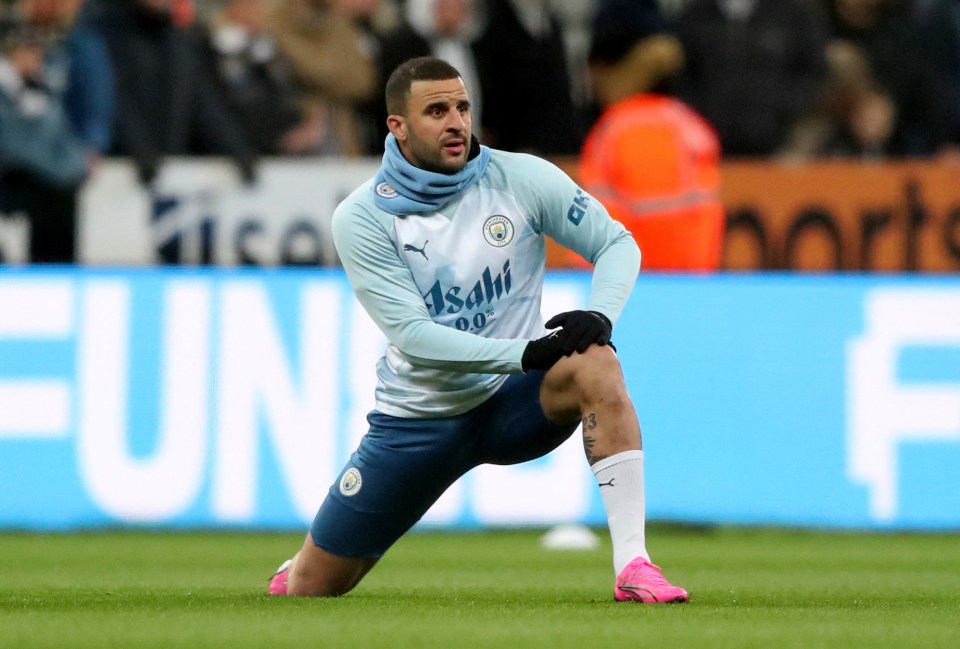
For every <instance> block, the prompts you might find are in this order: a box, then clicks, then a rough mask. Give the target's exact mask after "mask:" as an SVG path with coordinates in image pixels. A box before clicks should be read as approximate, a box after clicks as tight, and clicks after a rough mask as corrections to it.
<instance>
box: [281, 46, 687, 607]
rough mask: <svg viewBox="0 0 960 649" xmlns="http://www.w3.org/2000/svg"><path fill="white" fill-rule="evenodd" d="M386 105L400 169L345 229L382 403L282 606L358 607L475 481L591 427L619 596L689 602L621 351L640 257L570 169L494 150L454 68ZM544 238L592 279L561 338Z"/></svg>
mask: <svg viewBox="0 0 960 649" xmlns="http://www.w3.org/2000/svg"><path fill="white" fill-rule="evenodd" d="M386 101H387V110H388V113H389V117H388V119H387V123H388V126H389V128H390V134H389V135H388V136H387V139H386V152H385V153H384V156H383V164H382V166H381V167H380V170H379V172H378V174H377V176H376V177H375V178H373V179H371V180H370V181H367V182H366V183H364V184H363V185H361V186H360V187H359V188H358V189H357V190H355V191H354V192H353V193H352V194H351V195H350V196H348V197H347V198H346V199H345V200H344V201H343V202H342V203H341V204H340V205H339V207H338V208H337V209H336V211H335V212H334V215H333V237H334V243H335V244H336V247H337V251H338V253H339V255H340V258H341V260H342V262H343V267H344V269H345V270H346V273H347V277H348V278H349V280H350V283H351V285H352V287H353V290H354V292H355V293H356V295H357V298H358V299H359V301H360V303H361V304H362V305H363V307H364V308H365V309H366V311H367V312H368V313H369V314H370V316H371V318H372V319H373V321H374V322H376V324H377V326H378V327H380V329H381V330H382V331H383V333H384V334H385V335H386V337H387V340H388V343H389V344H388V346H387V350H386V353H385V354H384V356H383V357H382V358H381V359H380V361H379V363H378V365H377V376H378V379H379V381H378V385H377V389H376V407H375V410H374V411H373V412H371V413H370V414H369V415H368V417H367V420H368V422H369V424H370V428H369V431H368V432H367V434H366V435H365V436H364V437H363V439H362V440H361V442H360V444H359V447H358V449H357V451H356V452H355V453H354V454H353V455H352V456H351V457H350V460H349V461H348V462H347V464H346V466H345V467H344V468H343V471H342V472H341V474H340V476H339V478H338V479H337V480H336V482H335V483H334V484H333V485H332V486H331V488H330V491H329V493H328V495H327V497H326V499H325V500H324V502H323V504H322V505H321V507H320V510H319V511H318V512H317V515H316V518H315V519H314V521H313V524H312V526H311V528H310V531H309V533H308V534H307V537H306V539H305V540H304V543H303V547H302V548H301V549H300V551H299V552H298V553H297V554H296V555H295V556H294V557H293V558H292V559H290V560H288V561H286V562H284V564H283V565H281V566H280V568H279V569H278V571H277V574H276V575H275V576H274V577H273V578H272V580H271V582H270V587H269V592H270V593H273V594H277V595H310V596H336V595H343V594H344V593H347V592H348V591H350V590H351V589H352V588H353V587H355V586H356V585H357V583H359V581H360V580H361V579H362V578H363V576H364V575H365V574H366V573H367V572H368V571H369V570H370V569H371V568H373V566H374V565H375V564H376V563H377V561H378V560H379V559H380V557H382V556H383V554H384V553H385V552H386V551H387V549H388V548H389V547H390V546H391V545H393V543H394V542H395V541H396V540H397V539H398V538H400V536H402V535H403V534H404V533H405V532H406V531H407V530H408V529H410V527H412V526H413V525H414V523H416V522H417V521H418V520H419V519H420V518H421V517H422V516H423V514H424V513H426V511H427V510H428V509H429V508H430V506H431V505H432V504H433V503H434V502H436V500H437V499H438V498H439V497H440V496H441V494H443V492H444V491H445V490H446V489H447V488H448V487H449V486H450V485H452V484H453V483H454V482H455V481H456V480H457V479H458V478H460V477H461V476H462V475H464V474H465V473H466V472H467V471H469V470H470V469H472V468H474V467H476V466H478V465H480V464H484V463H493V464H515V463H519V462H525V461H528V460H532V459H534V458H538V457H541V456H543V455H545V454H547V453H549V452H550V451H552V450H553V449H555V448H556V447H557V446H559V445H560V444H561V443H562V442H563V441H564V440H566V439H567V438H569V436H570V435H571V434H572V433H573V431H574V430H576V428H577V427H578V425H582V427H583V446H584V449H585V451H586V456H587V461H588V462H589V463H590V465H591V467H592V470H593V473H594V474H595V475H596V477H597V482H598V484H599V485H600V489H601V492H602V497H603V502H604V506H605V509H606V511H607V517H608V523H609V528H610V535H611V538H612V541H613V555H614V556H613V562H614V571H615V575H616V581H615V585H614V596H615V598H616V599H617V600H621V601H627V600H631V601H637V602H648V603H654V602H685V601H687V600H688V595H687V592H686V591H685V590H684V589H682V588H679V587H677V586H673V585H671V584H670V583H669V582H667V580H666V579H665V578H664V577H663V574H662V573H661V570H660V568H659V567H657V566H656V565H655V564H654V563H652V562H651V560H650V556H649V554H648V553H647V548H646V543H645V529H644V528H645V520H644V517H645V512H644V487H643V452H642V450H641V442H640V426H639V423H638V421H637V415H636V412H635V410H634V408H633V405H632V403H631V401H630V397H629V395H628V394H627V389H626V386H625V384H624V379H623V374H622V372H621V370H620V364H619V362H618V360H617V356H616V353H615V350H614V348H613V346H612V345H611V344H610V335H611V330H612V327H613V324H614V323H615V322H616V320H617V316H618V315H619V314H620V311H621V309H622V308H623V305H624V303H625V302H626V300H627V297H628V296H629V294H630V291H631V289H632V288H633V285H634V282H635V281H636V276H637V272H638V270H639V267H640V251H639V249H638V248H637V245H636V243H635V242H634V240H633V239H632V238H631V236H630V235H629V234H628V233H627V232H626V230H625V229H624V228H623V226H622V225H620V224H619V223H617V222H616V221H614V220H613V219H611V218H610V217H609V215H608V214H607V212H606V211H605V210H604V208H603V207H602V206H601V205H600V203H599V202H598V201H596V200H593V199H592V198H591V197H590V196H589V195H588V194H586V193H585V192H583V191H582V190H581V189H579V188H578V187H577V186H576V184H575V183H573V182H572V181H571V180H570V179H569V178H568V177H567V176H566V174H564V173H563V172H562V171H561V170H560V169H558V168H557V167H555V166H554V165H552V164H550V163H549V162H546V161H544V160H542V159H540V158H536V157H534V156H530V155H525V154H519V153H508V152H505V151H496V150H492V149H489V148H488V147H485V146H481V145H480V143H479V142H478V141H477V140H476V139H475V138H474V137H473V133H472V130H471V121H470V98H469V96H468V94H467V91H466V89H465V87H464V85H463V82H462V81H461V79H460V75H459V73H458V72H457V70H456V69H455V68H453V67H452V66H451V65H450V64H448V63H447V62H445V61H443V60H440V59H437V58H433V57H422V58H417V59H411V60H409V61H407V62H405V63H403V64H402V65H400V66H399V67H398V68H397V69H396V70H395V71H394V72H393V73H392V75H391V76H390V78H389V80H388V81H387V85H386ZM518 101H522V98H518ZM557 127H558V128H562V127H563V125H557ZM546 236H550V237H552V238H554V239H555V240H556V241H558V242H559V243H560V244H562V245H564V246H567V247H569V248H572V249H573V250H575V251H577V252H578V253H579V254H580V255H582V256H583V257H584V258H585V259H587V260H589V261H590V262H591V263H593V264H594V265H595V268H594V272H593V284H592V290H591V295H590V298H589V304H588V309H587V310H583V311H569V312H566V313H560V314H558V315H555V316H553V317H552V318H551V319H550V320H549V321H547V323H546V325H544V323H543V319H542V316H541V315H540V300H541V294H542V289H543V277H544V268H545V246H544V237H546ZM545 327H546V328H545ZM548 329H552V330H553V331H552V332H551V333H547V330H548Z"/></svg>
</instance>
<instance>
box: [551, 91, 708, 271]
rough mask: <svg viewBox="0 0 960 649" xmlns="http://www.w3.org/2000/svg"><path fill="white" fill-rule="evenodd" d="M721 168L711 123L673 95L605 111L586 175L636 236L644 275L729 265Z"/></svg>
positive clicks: (585, 181) (582, 172)
mask: <svg viewBox="0 0 960 649" xmlns="http://www.w3.org/2000/svg"><path fill="white" fill-rule="evenodd" d="M719 163H720V143H719V139H718V138H717V135H716V132H715V131H714V130H713V128H712V127H711V126H710V125H709V124H708V123H707V121H706V120H705V119H704V118H702V117H701V116H700V115H698V114H697V113H696V112H694V111H693V110H692V109H690V108H689V107H687V106H686V105H685V104H684V103H682V102H680V101H678V100H676V99H673V98H671V97H666V96H663V95H655V94H640V95H633V96H631V97H628V98H627V99H624V100H622V101H620V102H617V103H615V104H612V105H611V106H609V107H608V108H607V109H606V110H605V111H604V112H603V114H602V115H601V116H600V119H598V120H597V122H596V124H594V126H593V128H592V129H591V131H590V133H589V134H588V136H587V139H586V142H585V143H584V147H583V151H582V153H581V156H580V166H579V171H578V174H579V180H580V184H581V185H582V186H583V187H584V189H586V190H587V191H588V192H590V193H591V194H593V196H595V197H596V198H597V199H598V200H600V201H601V202H602V203H603V204H604V206H605V207H606V208H607V210H608V211H609V212H610V215H611V216H612V217H613V218H615V219H617V220H618V221H620V222H621V223H623V224H624V225H625V226H626V228H627V229H628V230H629V231H630V232H631V233H632V234H633V236H634V238H635V239H636V241H637V244H638V245H639V246H640V250H641V251H642V255H643V259H642V267H643V268H644V269H647V270H651V269H653V270H696V271H711V270H716V269H718V268H719V267H720V264H721V257H722V252H723V250H722V249H723V232H724V226H725V218H724V212H723V205H722V204H721V202H720V169H719ZM570 255H571V257H570V261H571V263H573V264H576V265H583V264H585V262H584V261H583V260H582V259H581V258H580V257H579V256H578V255H576V254H575V253H570Z"/></svg>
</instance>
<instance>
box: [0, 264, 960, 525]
mask: <svg viewBox="0 0 960 649" xmlns="http://www.w3.org/2000/svg"><path fill="white" fill-rule="evenodd" d="M588 291H589V277H588V276H587V275H585V274H580V273H575V272H571V273H555V274H551V275H549V276H548V279H547V290H546V293H545V298H544V306H543V311H544V313H545V314H547V315H548V316H549V315H550V314H552V313H554V312H557V311H560V310H566V309H568V308H575V307H577V306H580V305H583V304H584V303H585V302H586V296H587V294H588ZM614 342H615V343H616V344H617V348H618V353H619V356H620V359H621V362H622V364H623V367H624V374H625V377H626V381H627V386H628V388H629V390H630V393H631V395H632V397H633V399H634V402H635V405H636V408H637V411H638V414H639V417H640V422H641V426H642V429H643V438H644V452H645V453H644V454H645V464H646V486H647V513H648V517H649V518H651V519H662V520H676V521H689V522H703V523H729V524H782V525H791V526H826V527H839V528H897V529H903V528H935V529H936V528H939V529H944V528H957V527H960V471H958V469H960V278H956V277H947V276H897V277H895V276H883V275H870V276H860V275H786V274H784V275H752V274H745V275H735V274H729V275H717V276H679V275H642V276H641V277H640V279H639V280H638V282H637V286H636V289H635V291H634V294H633V296H632V297H631V299H630V301H629V303H628V305H627V308H626V309H625V311H624V313H623V315H622V317H621V319H620V322H619V323H618V324H617V327H616V329H615V331H614ZM384 344H385V341H384V339H383V337H382V335H381V334H380V333H379V331H377V329H376V327H375V326H374V325H373V324H372V322H371V321H370V320H369V318H368V317H367V316H366V314H365V313H364V312H363V310H362V309H361V308H360V307H359V305H358V304H357V302H356V301H355V300H354V298H353V296H352V294H351V292H350V289H349V286H348V285H347V282H346V280H345V278H344V276H343V275H342V274H341V273H340V272H339V271H334V270H323V271H298V270H270V271H244V270H223V269H220V270H214V269H202V270H201V269H193V270H191V269H149V270H92V269H6V270H3V271H0V527H2V528H8V529H9V528H26V529H65V530H68V529H76V528H81V527H97V526H117V525H148V526H152V527H153V526H155V527H171V528H177V527H237V528H255V529H299V528H303V527H304V526H305V525H306V524H307V523H308V522H309V520H310V519H312V517H313V514H314V512H315V511H316V508H317V507H318V505H319V503H320V501H321V500H322V498H323V496H324V494H325V492H326V490H327V488H328V487H329V485H330V484H332V483H333V481H334V480H335V479H336V477H337V475H338V473H339V471H340V468H341V467H342V465H343V462H344V461H345V460H346V458H347V456H348V455H349V454H350V452H351V451H352V450H353V448H354V446H355V445H356V443H357V440H358V439H359V438H360V436H362V435H363V433H364V430H365V416H366V413H367V412H368V411H369V410H370V408H371V407H372V403H373V390H374V387H375V384H376V376H375V373H374V363H375V362H376V359H377V358H378V357H379V355H380V354H381V353H382V350H383V346H384ZM577 437H578V436H577V435H575V436H574V438H572V439H571V440H570V441H569V442H568V443H566V444H564V445H563V446H561V447H560V448H559V449H558V450H557V451H555V452H554V453H552V454H550V455H549V456H547V457H545V458H542V459H540V460H537V461H534V462H530V463H527V464H524V465H519V466H515V467H481V468H479V469H477V470H476V471H474V472H472V473H470V474H469V475H467V476H465V477H464V478H463V479H462V480H461V481H460V482H459V483H457V484H456V485H454V486H453V487H451V489H450V490H449V491H448V492H447V493H446V494H445V495H444V496H443V498H441V500H440V501H439V502H438V503H437V504H436V506H435V507H434V508H433V509H432V510H431V511H430V512H429V513H428V515H427V516H426V517H425V519H424V521H423V523H422V524H423V525H424V526H438V527H477V526H499V525H542V524H553V523H561V522H582V523H587V524H599V523H602V522H603V520H604V513H603V506H602V503H601V500H600V497H599V493H598V491H599V490H598V489H597V486H596V483H595V481H594V479H593V476H592V474H591V473H590V471H589V469H588V467H587V466H586V462H585V460H584V459H583V451H582V446H581V444H580V442H579V440H578V439H576V438H577Z"/></svg>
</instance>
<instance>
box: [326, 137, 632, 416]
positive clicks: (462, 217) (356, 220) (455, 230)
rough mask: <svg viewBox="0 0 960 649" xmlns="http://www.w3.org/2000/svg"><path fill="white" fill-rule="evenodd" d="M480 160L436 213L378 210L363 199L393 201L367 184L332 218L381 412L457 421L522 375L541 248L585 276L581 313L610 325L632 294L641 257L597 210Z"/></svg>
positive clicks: (554, 177)
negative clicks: (380, 338) (366, 322)
mask: <svg viewBox="0 0 960 649" xmlns="http://www.w3.org/2000/svg"><path fill="white" fill-rule="evenodd" d="M491 151H492V155H491V157H490V161H489V164H488V166H487V169H486V172H485V173H484V175H483V176H482V177H481V178H480V180H479V181H478V182H477V183H475V184H473V185H472V186H470V187H469V188H468V189H467V190H465V191H464V192H463V194H462V195H461V196H460V197H459V198H458V199H456V200H453V201H452V202H450V203H447V204H446V205H444V206H442V207H441V208H440V209H439V210H438V211H436V212H430V213H426V214H417V215H404V216H397V215H394V214H391V213H389V212H387V211H384V210H382V209H380V208H378V207H377V206H376V204H375V203H374V192H377V193H379V195H380V197H381V199H383V198H390V197H391V196H393V195H395V194H396V190H395V189H393V188H392V187H391V186H390V185H388V184H386V183H384V182H381V183H379V184H377V183H375V181H374V179H371V180H369V181H367V182H366V183H364V184H363V185H361V186H360V187H358V188H357V189H356V190H355V191H354V192H353V193H352V194H350V196H348V197H347V198H346V199H345V200H344V201H343V202H342V203H341V204H340V205H339V206H338V207H337V209H336V211H335V212H334V215H333V239H334V243H335V245H336V248H337V252H338V254H339V256H340V259H341V262H342V263H343V267H344V269H345V270H346V273H347V277H348V278H349V280H350V284H351V285H352V287H353V290H354V293H355V294H356V296H357V298H358V299H359V301H360V303H361V304H362V305H363V307H364V309H366V311H367V313H369V314H370V317H371V318H372V319H373V321H374V322H375V323H376V324H377V326H378V327H379V328H380V330H381V331H383V333H384V334H385V335H386V337H387V340H388V345H387V350H386V353H385V354H384V356H383V357H382V358H381V359H380V361H379V362H378V364H377V377H378V384H377V389H376V409H377V410H379V411H380V412H383V413H385V414H388V415H393V416H397V417H415V418H434V417H449V416H453V415H457V414H460V413H463V412H466V411H468V410H470V409H472V408H474V407H476V406H477V405H479V404H480V403H483V401H485V400H486V399H487V398H489V397H490V396H491V395H492V394H493V393H494V392H495V391H496V390H497V388H499V387H500V385H501V384H502V383H503V382H504V381H505V380H506V378H507V377H506V375H507V374H516V373H520V372H522V369H521V365H520V359H521V356H522V355H523V350H524V348H525V347H526V345H527V343H528V342H529V341H530V340H532V339H535V338H539V337H541V336H543V335H545V334H546V330H545V329H544V326H543V322H544V320H543V316H542V315H541V313H540V299H541V294H542V290H543V278H544V271H545V266H546V245H545V237H546V236H549V237H551V238H553V239H554V240H556V241H557V242H558V243H559V244H561V245H563V246H565V247H567V248H570V249H572V250H574V251H576V252H577V253H579V254H580V255H582V256H583V257H584V258H585V259H587V260H588V261H590V262H591V263H593V264H595V268H594V272H593V281H592V285H591V291H590V298H589V301H588V304H587V307H586V308H587V309H591V310H594V311H599V312H600V313H602V314H604V315H605V316H607V318H609V319H610V322H612V323H614V324H616V321H617V318H618V316H619V315H620V312H621V310H622V309H623V305H624V303H625V302H626V301H627V298H628V297H629V295H630V292H631V290H632V289H633V286H634V283H635V282H636V278H637V273H638V271H639V268H640V250H639V248H638V247H637V244H636V242H635V241H634V240H633V237H632V236H631V235H630V234H629V233H628V232H627V231H626V229H625V228H624V227H623V225H621V224H620V223H619V222H617V221H614V220H613V219H612V218H611V217H610V216H609V214H607V211H606V210H605V209H604V208H603V206H602V205H601V204H600V203H599V201H597V200H596V199H594V198H593V197H591V196H590V195H589V194H587V193H586V192H585V191H583V190H582V189H580V188H579V187H578V186H577V185H576V184H575V183H574V182H573V181H572V180H571V179H570V178H569V177H568V176H567V175H566V174H565V173H564V172H563V171H562V170H560V169H559V168H558V167H556V166H555V165H553V164H551V163H550V162H547V161H546V160H543V159H541V158H537V157H535V156H531V155H527V154H521V153H508V152H505V151H498V150H491ZM550 315H553V314H550Z"/></svg>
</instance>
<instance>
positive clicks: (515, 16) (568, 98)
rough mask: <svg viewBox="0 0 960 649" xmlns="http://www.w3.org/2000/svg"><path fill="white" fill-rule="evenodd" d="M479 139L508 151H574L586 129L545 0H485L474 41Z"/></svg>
mask: <svg viewBox="0 0 960 649" xmlns="http://www.w3.org/2000/svg"><path fill="white" fill-rule="evenodd" d="M475 53H476V58H477V63H478V72H479V76H480V87H481V88H482V89H483V140H484V142H485V143H486V144H489V145H490V146H493V147H496V148H499V149H506V150H508V151H525V152H528V153H536V154H541V155H563V154H576V153H577V152H578V151H579V150H580V146H581V145H582V144H583V136H584V133H585V132H586V129H585V118H584V116H583V114H582V111H580V110H578V109H577V107H576V106H575V104H574V101H573V96H572V90H571V82H570V73H569V66H568V63H567V54H566V49H565V46H564V42H563V37H562V32H561V28H560V24H559V21H558V20H557V17H556V16H555V15H554V13H553V11H552V10H551V6H550V2H549V0H488V3H487V21H486V26H485V28H484V32H483V34H482V35H481V37H480V38H479V39H478V40H477V43H476V50H475Z"/></svg>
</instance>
